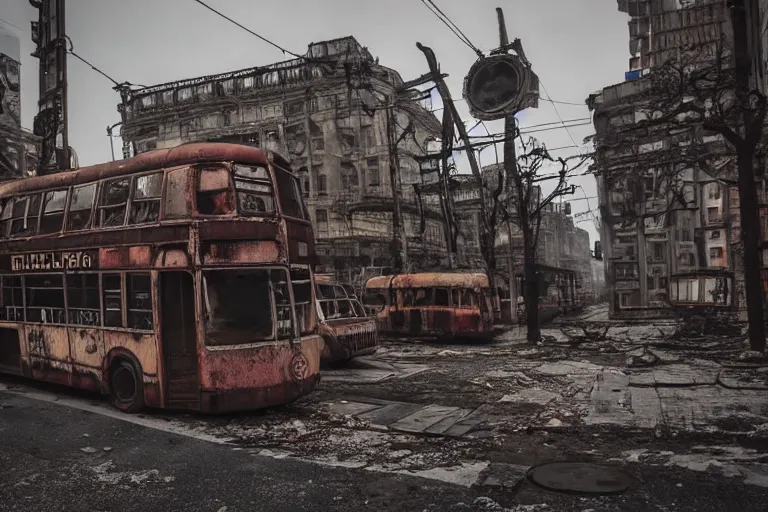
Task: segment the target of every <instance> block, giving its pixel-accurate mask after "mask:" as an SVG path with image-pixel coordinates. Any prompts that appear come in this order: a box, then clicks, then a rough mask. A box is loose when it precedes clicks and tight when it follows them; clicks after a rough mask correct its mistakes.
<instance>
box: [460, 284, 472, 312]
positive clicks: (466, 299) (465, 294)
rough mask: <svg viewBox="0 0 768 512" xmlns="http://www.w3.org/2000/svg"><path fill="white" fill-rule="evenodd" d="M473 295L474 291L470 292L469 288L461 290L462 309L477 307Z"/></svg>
mask: <svg viewBox="0 0 768 512" xmlns="http://www.w3.org/2000/svg"><path fill="white" fill-rule="evenodd" d="M473 295H474V294H473V293H472V290H469V289H467V288H463V289H462V290H461V307H462V308H471V307H473V306H474V305H475V301H474V300H473V298H474V297H473Z"/></svg>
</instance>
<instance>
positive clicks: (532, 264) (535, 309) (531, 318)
mask: <svg viewBox="0 0 768 512" xmlns="http://www.w3.org/2000/svg"><path fill="white" fill-rule="evenodd" d="M523 247H524V248H523V258H524V261H523V272H524V275H525V326H526V330H527V331H528V335H527V338H528V342H529V343H536V342H538V341H540V340H541V329H540V328H539V280H538V276H537V275H536V247H535V246H533V233H531V232H530V229H525V228H524V229H523Z"/></svg>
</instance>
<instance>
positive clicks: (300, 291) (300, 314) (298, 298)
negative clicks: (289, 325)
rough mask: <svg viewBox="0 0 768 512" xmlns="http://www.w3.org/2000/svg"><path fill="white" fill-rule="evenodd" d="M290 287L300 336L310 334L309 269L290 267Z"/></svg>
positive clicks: (310, 290)
mask: <svg viewBox="0 0 768 512" xmlns="http://www.w3.org/2000/svg"><path fill="white" fill-rule="evenodd" d="M291 285H292V286H293V300H294V303H295V304H296V317H297V318H296V322H297V323H298V324H299V329H300V331H301V334H311V333H312V332H313V330H314V329H313V325H312V307H313V306H314V304H313V302H312V280H311V279H310V273H309V267H291Z"/></svg>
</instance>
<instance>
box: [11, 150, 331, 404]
mask: <svg viewBox="0 0 768 512" xmlns="http://www.w3.org/2000/svg"><path fill="white" fill-rule="evenodd" d="M0 208H1V210H0V211H1V213H0V289H1V293H0V371H2V372H5V373H12V374H17V375H22V376H26V377H31V378H34V379H40V380H45V381H51V382H55V383H60V384H66V385H70V386H74V387H79V388H85V389H90V390H94V391H98V392H102V393H105V394H108V395H109V396H110V401H111V403H112V404H113V405H114V406H115V407H117V408H119V409H121V410H124V411H128V412H134V411H137V410H139V409H141V408H142V407H143V406H145V405H146V406H151V407H161V408H163V407H167V408H175V409H189V410H199V411H203V412H223V411H231V410H242V409H256V408H260V407H267V406H271V405H276V404H281V403H286V402H290V401H292V400H294V399H296V398H297V397H299V396H301V395H303V394H306V393H308V392H310V391H311V390H312V389H314V387H315V385H316V383H317V382H318V380H319V370H320V356H321V352H322V350H323V340H322V338H321V336H320V335H318V334H317V333H318V329H317V309H316V297H315V286H314V276H313V267H312V265H313V263H314V259H315V241H314V234H313V231H312V225H311V223H310V220H309V215H308V212H307V209H306V207H305V205H304V203H303V200H302V198H301V194H300V190H299V185H298V182H297V180H296V178H295V177H294V176H293V174H292V172H291V170H290V167H289V164H288V162H287V161H285V160H284V159H283V158H281V157H280V156H278V155H276V154H274V153H270V152H264V151H262V150H259V149H257V148H253V147H248V146H240V145H234V144H220V143H194V144H187V145H182V146H179V147H176V148H173V149H162V150H155V151H151V152H148V153H144V154H141V155H139V156H137V157H134V158H131V159H128V160H123V161H118V162H112V163H107V164H102V165H96V166H92V167H85V168H82V169H78V170H74V171H69V172H65V173H60V174H54V175H50V176H41V177H34V178H27V179H23V180H17V181H13V182H8V183H5V184H2V185H0Z"/></svg>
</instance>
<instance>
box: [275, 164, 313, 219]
mask: <svg viewBox="0 0 768 512" xmlns="http://www.w3.org/2000/svg"><path fill="white" fill-rule="evenodd" d="M275 173H276V176H275V177H276V178H277V193H278V195H279V196H280V208H281V209H282V211H283V215H288V216H290V217H296V218H297V219H305V218H307V217H308V215H305V210H306V209H305V207H304V203H303V201H302V200H301V193H300V192H299V184H298V181H297V180H296V178H294V177H293V175H292V174H290V173H289V172H288V171H285V170H283V169H280V168H279V167H275Z"/></svg>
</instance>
